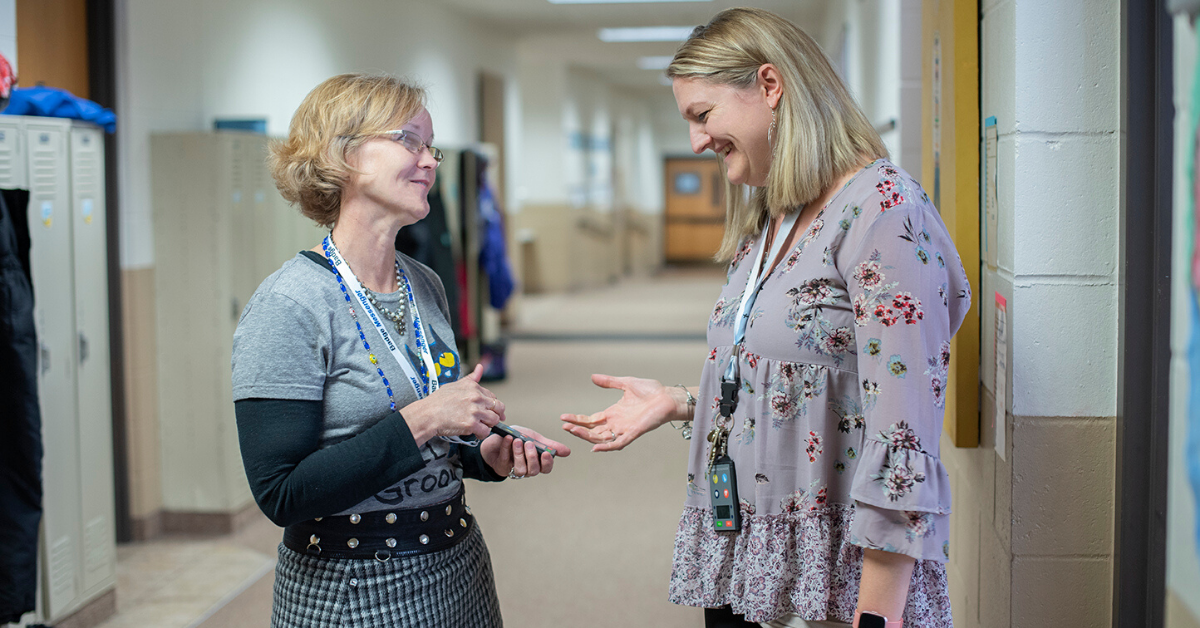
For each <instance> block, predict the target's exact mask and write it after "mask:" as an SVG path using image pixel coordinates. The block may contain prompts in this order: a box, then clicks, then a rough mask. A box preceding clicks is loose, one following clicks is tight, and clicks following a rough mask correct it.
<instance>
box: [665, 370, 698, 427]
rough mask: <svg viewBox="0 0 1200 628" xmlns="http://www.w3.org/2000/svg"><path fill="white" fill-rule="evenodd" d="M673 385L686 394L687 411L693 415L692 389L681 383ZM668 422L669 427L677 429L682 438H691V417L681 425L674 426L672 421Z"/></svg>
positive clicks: (694, 407) (694, 402)
mask: <svg viewBox="0 0 1200 628" xmlns="http://www.w3.org/2000/svg"><path fill="white" fill-rule="evenodd" d="M675 387H676V388H680V389H682V390H683V394H685V395H687V405H688V412H690V413H691V414H692V416H693V417H694V416H695V415H696V398H695V397H693V396H692V391H690V390H688V389H687V386H684V385H683V384H675ZM669 423H670V424H671V427H673V428H675V429H677V430H679V435H680V436H682V437H683V440H692V419H687V420H685V421H684V422H683V425H679V426H676V425H675V422H674V421H669Z"/></svg>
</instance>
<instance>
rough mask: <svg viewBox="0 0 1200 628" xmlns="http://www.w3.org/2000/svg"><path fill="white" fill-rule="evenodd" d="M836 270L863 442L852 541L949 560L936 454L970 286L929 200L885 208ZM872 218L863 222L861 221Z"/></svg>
mask: <svg viewBox="0 0 1200 628" xmlns="http://www.w3.org/2000/svg"><path fill="white" fill-rule="evenodd" d="M882 207H883V209H882V210H875V209H874V208H870V209H867V208H864V210H865V212H876V211H877V212H878V213H877V214H876V215H875V216H873V217H872V218H873V220H860V221H858V222H859V224H857V225H855V227H861V228H862V231H861V232H859V233H857V234H855V235H858V236H859V237H857V238H855V237H853V236H851V237H849V238H847V244H848V245H850V246H848V247H847V250H848V251H850V254H849V256H848V257H846V258H843V260H842V263H841V264H839V266H840V267H841V272H842V274H843V278H844V280H845V285H846V287H847V290H848V293H849V298H850V299H851V303H852V305H853V309H854V333H855V340H856V344H857V349H858V374H859V395H860V399H861V403H862V408H863V412H864V419H865V423H866V425H865V433H864V435H863V444H862V448H861V451H860V452H859V456H858V464H857V467H856V469H855V472H854V478H853V481H852V483H851V490H850V496H851V497H852V498H853V499H854V500H855V507H856V508H855V517H854V523H853V525H852V526H851V530H850V540H851V543H853V544H855V545H859V546H862V547H867V548H873V549H879V550H884V551H888V552H895V553H900V554H906V555H908V556H912V557H914V558H916V559H920V560H934V561H938V562H946V561H947V560H948V558H949V532H950V530H949V514H950V504H951V501H950V481H949V477H948V476H947V474H946V469H945V467H944V466H942V462H941V459H940V458H939V436H940V434H941V431H942V418H943V416H944V414H945V408H946V378H947V375H948V373H949V365H950V338H951V336H953V334H954V332H955V331H957V329H958V326H959V324H960V323H961V322H962V319H963V316H964V315H965V313H966V311H967V308H968V307H969V305H970V287H969V285H968V284H967V283H966V276H965V273H963V272H962V264H961V262H960V261H959V258H958V253H957V251H956V250H955V248H954V243H953V242H952V241H951V239H950V236H949V234H948V233H947V232H946V228H945V225H944V224H943V223H942V221H941V218H940V216H938V214H937V213H936V210H935V209H934V208H933V206H932V204H930V203H928V202H910V203H903V204H899V205H895V206H890V207H889V206H887V205H886V204H884V205H883V206H882ZM863 218H868V216H863Z"/></svg>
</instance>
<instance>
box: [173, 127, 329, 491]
mask: <svg viewBox="0 0 1200 628" xmlns="http://www.w3.org/2000/svg"><path fill="white" fill-rule="evenodd" d="M267 142H268V140H267V138H266V137H263V136H259V135H252V134H246V133H236V132H215V133H173V134H159V135H155V136H153V137H152V138H151V157H152V163H153V168H152V174H151V176H152V179H153V205H154V241H155V284H156V290H157V296H156V310H157V331H158V339H159V342H158V365H159V367H158V373H159V381H158V384H159V417H160V421H161V426H162V427H161V429H162V432H161V433H162V454H163V500H164V506H165V508H166V509H167V510H169V511H173V512H187V513H217V514H228V513H234V512H237V511H239V510H241V509H242V508H244V507H246V506H248V505H249V504H250V502H251V495H250V490H249V486H248V485H247V483H246V477H245V473H244V471H243V469H242V463H241V455H240V452H239V451H238V441H237V430H236V423H235V421H234V416H233V397H232V391H231V383H230V358H231V353H232V345H233V331H234V329H235V328H236V326H237V320H238V317H239V316H240V314H241V311H242V309H243V308H245V306H246V302H247V301H248V300H249V298H250V296H251V295H252V294H253V292H254V290H255V289H257V288H258V285H259V284H260V283H261V282H262V280H263V279H265V278H266V277H267V276H268V275H269V274H271V273H273V272H275V271H276V270H278V269H279V267H280V266H281V265H282V264H283V263H284V262H285V261H287V260H288V259H290V258H292V257H293V256H294V255H295V254H296V252H297V251H300V250H301V249H306V248H310V247H312V246H314V245H315V244H317V242H319V236H318V235H317V234H319V233H320V232H319V231H318V230H316V229H315V228H313V227H311V226H309V225H308V224H307V223H306V221H305V219H303V218H302V217H301V216H300V214H299V212H298V211H296V210H295V209H293V208H291V207H289V206H287V204H286V203H285V202H284V201H283V199H282V198H281V197H280V196H279V192H278V191H277V190H276V189H275V185H274V182H273V181H272V179H271V177H270V173H269V171H268V169H267V165H266V155H267V152H266V151H267Z"/></svg>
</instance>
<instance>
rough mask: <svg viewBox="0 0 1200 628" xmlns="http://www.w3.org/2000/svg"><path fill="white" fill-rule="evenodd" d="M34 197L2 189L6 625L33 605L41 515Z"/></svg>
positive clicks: (1, 553) (0, 376) (2, 602)
mask: <svg viewBox="0 0 1200 628" xmlns="http://www.w3.org/2000/svg"><path fill="white" fill-rule="evenodd" d="M28 199H29V193H28V192H25V191H23V190H21V191H10V190H6V191H4V194H3V195H0V408H4V411H3V412H0V624H4V623H8V622H13V623H15V622H17V621H18V620H20V618H21V615H23V614H24V613H27V612H29V611H32V610H34V598H35V596H36V593H37V548H38V524H39V522H40V521H41V518H42V420H41V413H40V411H39V409H38V398H37V337H36V335H35V332H34V327H33V289H32V288H31V286H30V282H29V238H28V228H27V226H26V222H25V220H24V218H25V215H24V210H25V207H26V205H27V203H28ZM6 201H8V202H6ZM10 203H11V204H10Z"/></svg>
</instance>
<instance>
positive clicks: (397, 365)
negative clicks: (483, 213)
mask: <svg viewBox="0 0 1200 628" xmlns="http://www.w3.org/2000/svg"><path fill="white" fill-rule="evenodd" d="M424 98H425V94H424V92H423V90H422V89H421V88H419V87H415V86H413V85H410V84H407V83H404V82H402V81H400V80H398V79H396V78H393V77H390V76H378V75H364V74H345V75H341V76H335V77H333V78H331V79H329V80H327V81H325V82H324V83H322V84H321V85H319V86H317V88H316V89H314V90H313V91H312V92H311V93H309V94H308V96H307V97H306V98H305V99H304V102H303V103H301V105H300V108H299V109H298V110H297V111H296V113H295V115H294V116H293V118H292V123H291V129H290V132H289V135H288V138H287V139H286V140H284V141H279V142H275V143H274V144H273V145H272V146H271V155H270V161H271V170H272V174H273V175H274V177H275V181H276V185H277V187H278V188H279V190H280V192H282V194H283V196H284V198H286V199H287V200H289V201H291V202H292V203H294V204H296V205H298V206H299V209H300V212H301V213H302V214H304V216H306V217H307V218H310V219H312V220H314V221H315V222H317V223H319V224H321V225H324V226H325V227H328V228H329V229H330V234H329V236H328V237H326V238H325V239H324V241H322V242H321V243H320V244H318V245H317V246H315V247H313V248H312V249H311V250H308V251H302V252H300V253H299V254H297V255H296V257H294V258H292V259H291V260H289V261H288V262H286V263H285V264H284V265H283V267H282V268H280V269H279V270H278V271H276V272H275V273H274V274H272V275H271V276H270V277H268V278H267V279H266V280H265V281H263V283H262V285H261V286H259V288H258V290H257V291H256V292H255V294H254V296H253V297H252V298H251V299H250V301H249V303H248V304H247V305H246V308H245V311H244V312H243V313H242V317H241V320H240V321H239V323H238V328H237V331H236V333H235V334H234V348H233V392H234V400H235V405H236V414H237V423H238V436H239V441H240V444H241V452H242V458H243V462H244V464H245V468H246V474H247V476H248V478H249V480H250V486H251V489H252V491H253V493H254V497H255V499H256V501H257V502H258V504H259V506H260V507H261V508H262V510H263V512H264V513H266V514H267V516H268V517H270V519H271V520H272V521H273V522H275V523H276V524H277V525H280V526H284V533H283V543H282V544H281V545H280V547H279V563H278V566H277V567H276V570H275V572H276V576H275V600H274V608H273V612H272V621H271V625H272V626H273V627H275V628H284V627H289V628H290V627H297V628H300V627H303V628H314V627H322V626H341V627H345V626H364V627H365V626H500V625H501V624H502V622H501V619H500V607H499V603H498V602H497V599H496V589H495V583H494V582H493V575H492V567H491V562H490V559H489V557H488V551H487V546H486V545H485V544H484V540H483V536H482V533H481V532H480V529H479V525H478V524H477V523H476V521H475V520H474V518H473V517H472V515H471V509H470V508H469V507H468V506H467V504H466V498H465V496H464V493H463V481H462V480H463V478H464V477H466V478H474V479H477V480H482V481H499V480H502V479H504V478H505V477H509V478H521V477H529V476H534V475H537V474H539V473H549V472H550V471H551V470H552V469H553V467H554V459H553V456H552V455H551V454H549V453H542V454H540V455H539V454H538V452H537V450H536V449H535V447H534V445H533V444H532V443H530V442H526V441H524V440H523V439H516V440H514V439H513V437H512V436H501V435H496V434H491V433H490V430H491V428H492V426H494V425H496V424H497V422H498V421H501V420H503V419H504V404H503V403H502V402H501V401H500V400H498V399H497V398H496V396H495V395H493V394H492V393H491V392H490V391H489V390H487V389H486V388H483V387H482V386H480V385H479V378H480V375H481V372H482V371H481V369H480V368H479V367H476V369H475V370H474V371H473V372H471V373H463V372H462V370H461V365H460V363H459V356H458V353H457V351H456V350H455V341H454V335H453V333H452V330H451V327H450V323H449V320H450V317H449V312H448V310H447V305H446V298H445V294H444V288H443V287H442V284H441V282H440V281H439V280H438V277H437V276H436V275H435V274H434V273H433V272H432V271H431V270H429V269H428V268H427V267H425V266H423V265H421V264H420V263H418V262H416V261H414V260H413V259H411V258H409V257H407V256H405V255H402V254H400V253H398V252H397V251H396V250H395V247H394V243H395V240H396V233H397V231H398V230H399V229H401V228H403V227H405V226H406V225H411V224H413V223H416V222H417V221H419V220H421V219H422V218H424V217H425V215H426V214H427V213H428V212H429V203H428V200H427V198H426V195H427V194H428V193H429V189H430V187H431V186H432V185H433V180H434V176H435V175H436V172H437V167H438V163H439V162H440V161H441V160H442V152H441V151H440V150H438V149H437V148H434V147H433V146H432V145H431V144H432V142H433V121H432V119H431V118H430V116H429V112H428V111H426V109H425V107H424ZM522 431H523V433H524V434H525V435H526V436H528V437H531V438H534V439H541V436H540V435H538V434H536V433H535V432H532V431H530V430H524V429H523V428H522ZM547 444H549V445H550V446H551V447H553V448H554V449H555V450H556V451H557V454H558V455H559V456H565V455H569V453H570V451H569V450H568V449H567V448H566V447H564V446H562V445H561V444H559V443H554V442H553V441H547Z"/></svg>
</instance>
